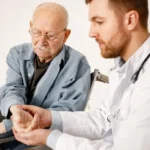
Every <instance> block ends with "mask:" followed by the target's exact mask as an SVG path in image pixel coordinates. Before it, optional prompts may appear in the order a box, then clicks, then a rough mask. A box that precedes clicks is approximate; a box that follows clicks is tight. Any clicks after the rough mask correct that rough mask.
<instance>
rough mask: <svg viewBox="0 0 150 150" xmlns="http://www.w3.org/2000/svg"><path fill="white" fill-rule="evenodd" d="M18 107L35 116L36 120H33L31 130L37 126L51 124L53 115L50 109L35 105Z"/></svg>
mask: <svg viewBox="0 0 150 150" xmlns="http://www.w3.org/2000/svg"><path fill="white" fill-rule="evenodd" d="M18 107H19V108H20V109H22V110H23V111H27V112H28V113H30V114H31V115H32V116H34V121H33V122H32V127H31V128H30V130H32V128H34V129H35V127H37V126H38V128H46V127H50V126H51V123H52V116H51V111H50V110H47V109H44V108H41V107H37V106H33V105H20V106H18ZM37 123H38V125H37Z"/></svg>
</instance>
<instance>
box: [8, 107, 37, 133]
mask: <svg viewBox="0 0 150 150" xmlns="http://www.w3.org/2000/svg"><path fill="white" fill-rule="evenodd" d="M10 111H11V113H12V116H11V119H12V122H13V127H14V129H15V130H16V131H17V132H21V131H24V132H27V131H28V130H29V129H28V128H31V127H30V126H33V127H32V128H35V125H32V124H33V123H34V122H35V120H36V123H37V120H38V118H37V117H35V119H34V121H33V116H32V115H31V114H30V113H29V112H27V111H24V110H23V109H21V108H19V107H18V106H17V105H13V106H11V107H10ZM34 124H35V123H34Z"/></svg>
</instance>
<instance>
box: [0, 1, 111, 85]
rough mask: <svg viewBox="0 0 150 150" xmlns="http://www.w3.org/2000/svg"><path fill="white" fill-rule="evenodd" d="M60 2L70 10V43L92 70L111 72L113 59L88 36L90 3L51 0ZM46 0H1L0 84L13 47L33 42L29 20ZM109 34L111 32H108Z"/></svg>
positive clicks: (3, 80) (3, 81)
mask: <svg viewBox="0 0 150 150" xmlns="http://www.w3.org/2000/svg"><path fill="white" fill-rule="evenodd" d="M47 1H54V2H57V3H60V4H62V5H64V6H65V7H66V9H67V10H68V12H69V28H70V29H71V30H72V33H71V35H70V37H69V39H68V41H67V44H68V45H70V46H72V47H73V48H75V49H77V50H78V51H80V52H81V53H83V54H84V55H85V56H86V57H87V59H88V61H89V63H90V65H91V68H92V70H93V69H94V68H98V69H99V70H100V71H101V72H102V73H105V74H108V69H109V68H110V67H111V66H112V65H113V60H108V59H107V60H106V59H103V58H102V57H101V56H100V52H99V48H98V45H97V44H96V42H95V41H94V40H93V39H90V38H89V37H88V32H89V25H90V23H89V21H88V7H87V6H86V5H85V3H84V0H47ZM43 2H45V1H44V0H0V33H1V34H0V35H1V36H0V45H1V49H0V67H1V71H0V86H1V85H2V84H4V83H5V76H6V69H7V66H6V63H5V59H6V55H7V53H8V51H9V49H10V48H11V47H12V46H14V45H18V44H20V43H24V42H30V36H29V34H28V29H29V21H30V19H31V17H32V13H33V11H34V9H35V7H36V6H37V5H38V4H40V3H43ZM106 34H108V33H106Z"/></svg>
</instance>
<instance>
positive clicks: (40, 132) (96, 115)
mask: <svg viewBox="0 0 150 150" xmlns="http://www.w3.org/2000/svg"><path fill="white" fill-rule="evenodd" d="M86 3H87V4H88V5H89V20H90V21H91V29H90V36H91V37H93V38H95V39H96V41H97V43H98V45H99V47H100V49H101V54H102V56H103V57H105V58H115V67H114V68H112V69H111V72H110V78H109V82H110V93H109V96H108V99H107V100H106V101H105V105H103V106H101V108H100V109H99V110H97V111H92V112H88V113H86V112H56V111H48V110H44V109H42V108H39V107H35V106H29V107H28V106H22V107H18V108H22V109H23V110H22V111H20V112H16V111H14V110H12V113H14V114H17V115H14V116H13V117H12V118H13V121H14V128H15V130H17V131H18V128H17V127H16V126H15V124H16V123H17V122H18V123H19V124H20V125H21V124H24V125H27V127H28V128H27V129H26V130H25V131H26V132H27V131H30V130H32V129H34V128H45V127H50V126H51V130H46V129H36V130H33V131H30V132H27V133H25V132H22V131H23V130H22V131H21V132H20V131H19V132H16V131H14V133H15V136H16V138H17V139H18V140H19V141H22V142H24V143H26V144H28V145H42V144H47V145H48V146H49V147H51V148H52V149H55V150H150V67H149V66H150V37H149V32H148V28H147V24H148V1H147V0H86ZM106 33H108V34H106ZM25 111H27V112H30V114H31V115H29V114H28V113H27V112H25ZM23 114H24V116H23ZM20 115H21V116H22V117H23V118H26V117H27V116H28V117H27V118H29V119H27V118H26V120H22V119H19V116H20ZM15 116H16V117H17V118H18V120H17V118H15ZM25 116H26V117H25ZM32 117H34V119H33V121H31V120H32ZM30 118H31V120H30ZM41 119H42V120H45V121H43V122H42V120H41ZM30 121H31V126H30V125H29V122H30ZM38 122H39V123H38ZM27 123H28V124H27ZM20 125H19V126H20ZM20 127H21V126H20ZM22 127H23V126H22ZM24 129H25V126H24ZM33 137H36V139H35V138H34V139H33ZM38 137H39V138H38ZM40 137H41V138H40ZM42 137H43V138H42Z"/></svg>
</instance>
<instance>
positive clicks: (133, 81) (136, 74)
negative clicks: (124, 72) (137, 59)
mask: <svg viewBox="0 0 150 150" xmlns="http://www.w3.org/2000/svg"><path fill="white" fill-rule="evenodd" d="M149 57H150V54H148V55H147V57H146V58H145V59H144V61H143V62H142V64H141V66H140V68H139V69H138V70H137V71H136V72H135V74H134V75H133V76H132V78H131V81H132V84H134V83H135V82H136V81H137V80H138V77H139V74H140V71H141V70H142V68H143V66H144V64H145V63H146V61H147V60H148V58H149Z"/></svg>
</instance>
